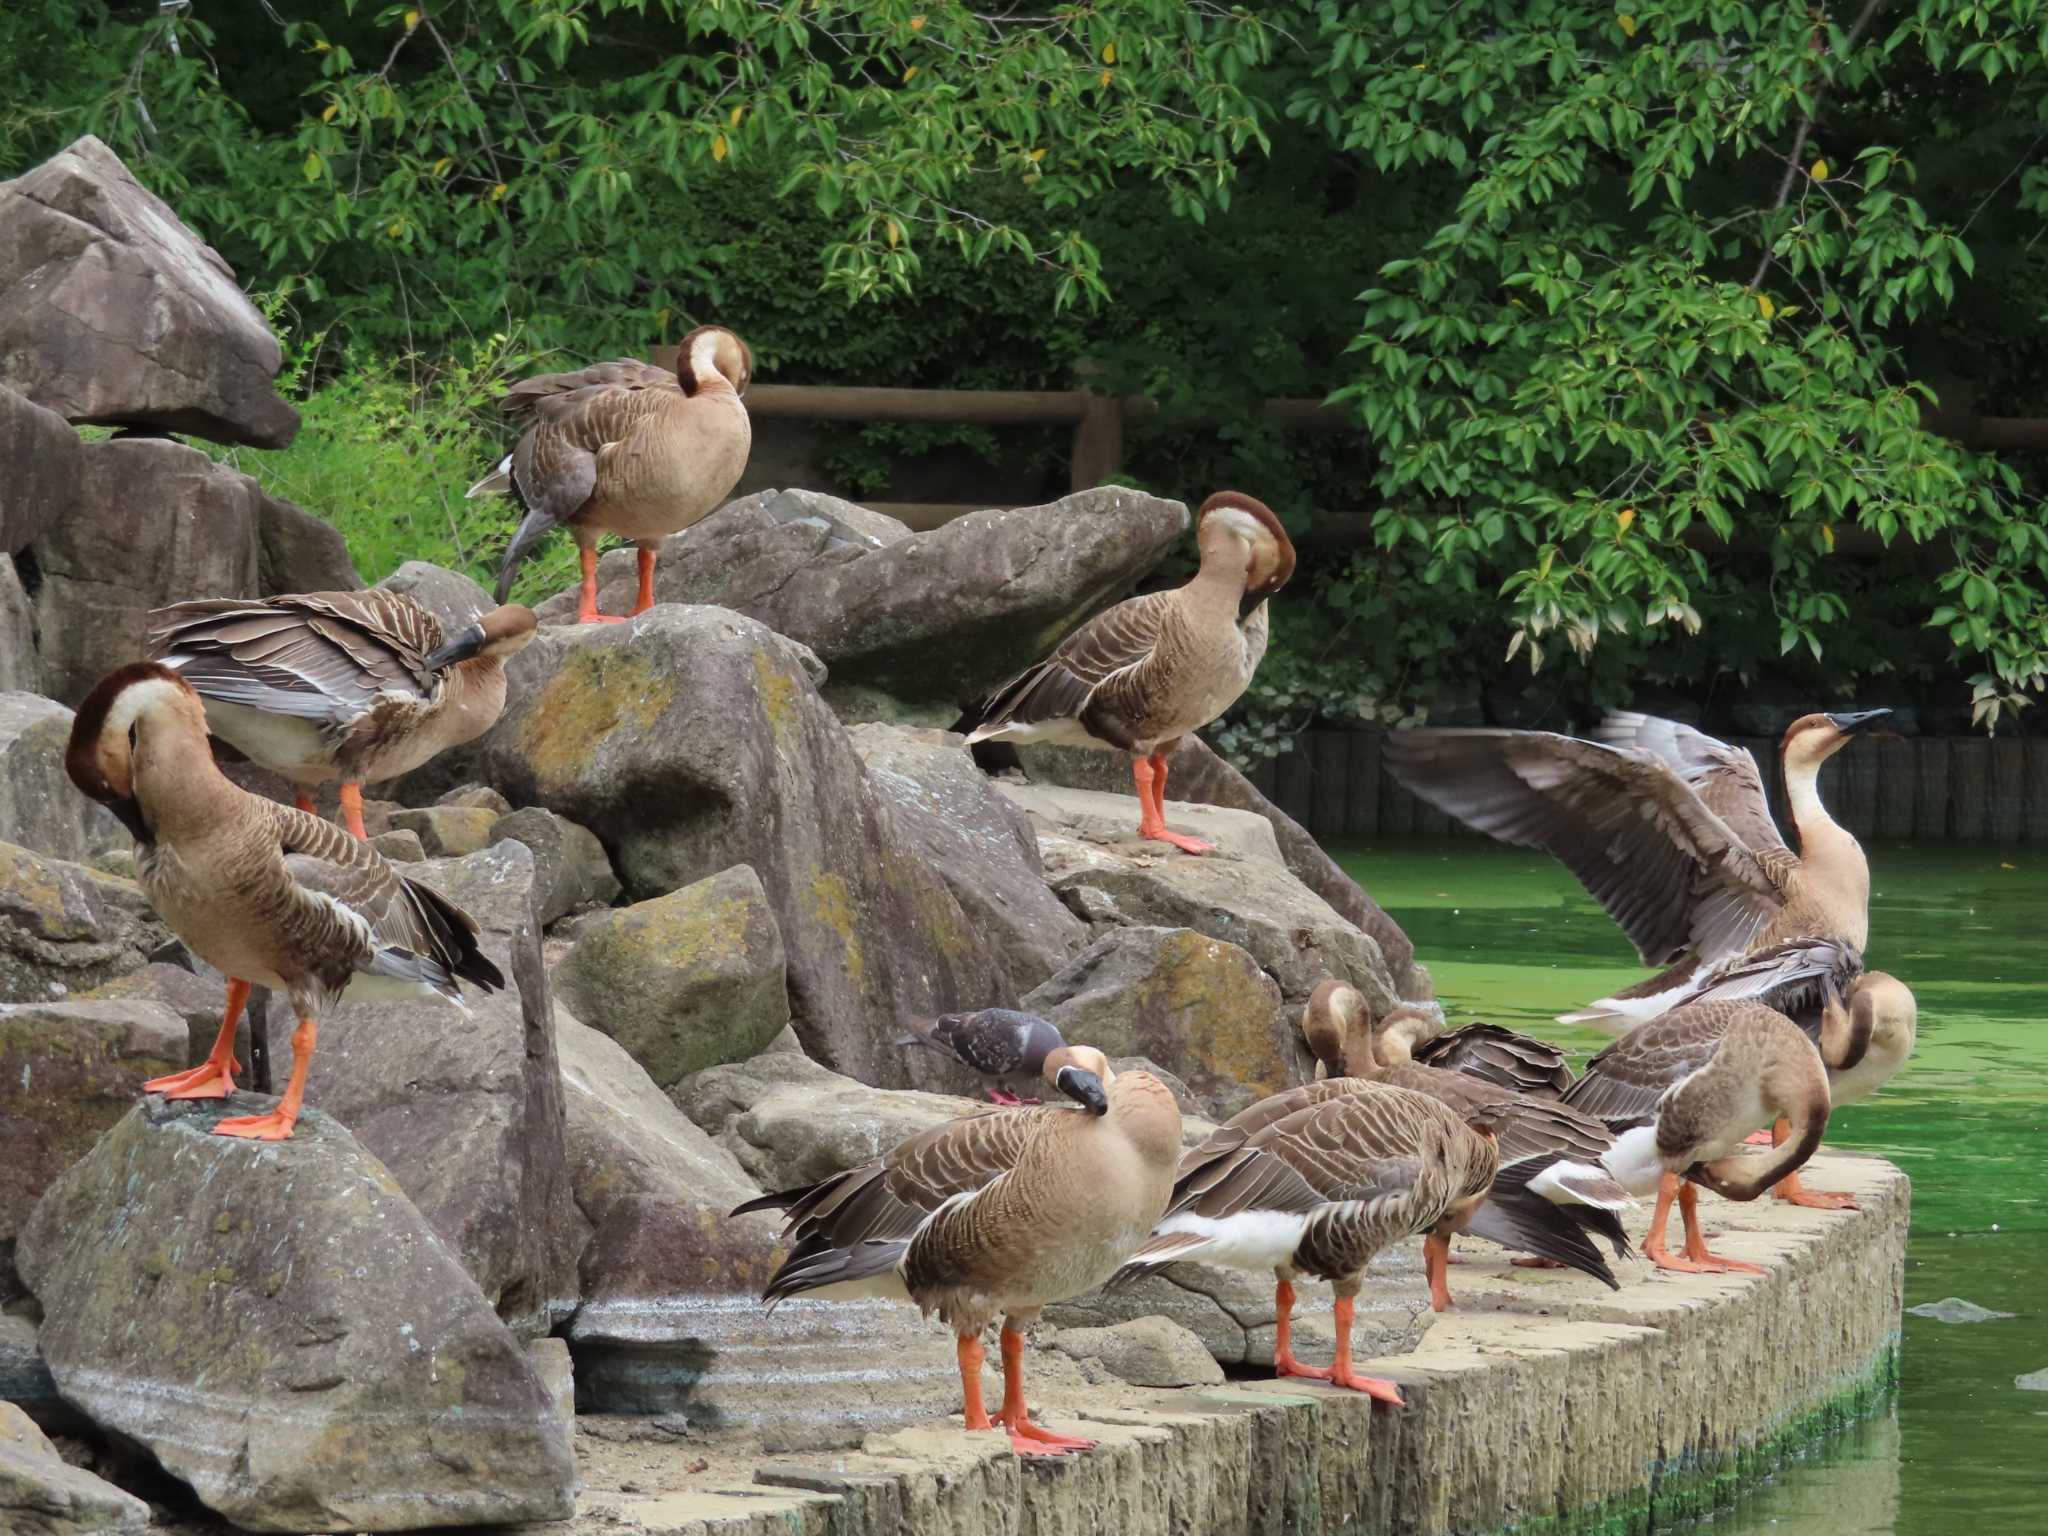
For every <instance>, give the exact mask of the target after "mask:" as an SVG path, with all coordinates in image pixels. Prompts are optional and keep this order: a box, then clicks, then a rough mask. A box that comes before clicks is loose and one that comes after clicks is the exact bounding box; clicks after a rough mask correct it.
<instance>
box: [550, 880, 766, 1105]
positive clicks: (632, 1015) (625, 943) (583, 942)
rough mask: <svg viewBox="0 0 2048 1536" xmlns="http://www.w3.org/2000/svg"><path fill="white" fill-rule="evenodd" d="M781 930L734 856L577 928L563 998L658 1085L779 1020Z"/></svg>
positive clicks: (756, 1045)
mask: <svg viewBox="0 0 2048 1536" xmlns="http://www.w3.org/2000/svg"><path fill="white" fill-rule="evenodd" d="M785 975H786V972H785V965H784V959H783V952H782V935H781V934H780V933H779V932H778V931H777V930H776V927H775V912H774V910H773V909H772V908H771V907H770V906H769V905H768V893H767V892H766V891H765V890H763V889H762V888H761V879H760V876H758V875H756V874H755V873H754V872H753V870H751V869H749V868H748V867H747V866H746V865H744V864H739V865H735V866H734V867H733V868H731V869H727V870H721V871H720V872H719V873H718V874H715V875H711V876H708V877H707V878H705V879H702V880H699V881H697V882H696V883H695V884H692V885H686V886H684V887H683V888H682V889H681V890H679V891H671V892H669V894H668V895H666V896H657V897H655V898H654V899H653V900H652V901H643V902H640V903H638V904H637V905H635V906H630V907H625V908H622V909H620V910H618V911H615V912H604V913H599V914H597V915H596V916H594V917H593V918H592V919H591V920H590V921H589V922H587V923H584V924H581V925H579V926H578V928H577V930H576V941H575V945H574V947H573V948H571V949H570V951H569V953H568V954H567V955H565V956H564V957H563V959H562V963H561V965H560V966H558V967H557V968H556V971H555V977H554V980H555V985H556V987H557V988H558V989H559V990H560V992H561V995H562V1000H563V1002H564V1003H565V1004H567V1006H568V1007H569V1008H570V1010H571V1011H572V1012H574V1013H575V1014H576V1015H577V1016H578V1017H580V1018H585V1019H589V1020H591V1021H593V1022H594V1023H595V1025H596V1027H597V1028H599V1029H601V1030H603V1031H604V1033H605V1034H607V1035H610V1036H611V1037H612V1038H613V1039H614V1040H616V1041H618V1042H619V1044H620V1045H622V1046H624V1047H625V1049H626V1052H627V1054H629V1055H630V1056H631V1057H632V1058H633V1059H634V1060H635V1061H637V1062H639V1063H640V1065H641V1066H643V1067H645V1068H646V1069H647V1071H648V1073H649V1075H650V1076H652V1078H653V1079H654V1081H655V1083H656V1084H658V1085H659V1086H661V1087H664V1088H666V1087H668V1086H670V1085H671V1084H673V1083H676V1082H678V1081H680V1080H681V1079H682V1078H684V1077H687V1076H688V1075H689V1074H690V1073H692V1072H698V1071H702V1070H703V1069H704V1068H706V1067H715V1066H718V1065H719V1064H720V1063H722V1062H728V1061H743V1060H745V1059H746V1058H747V1057H749V1056H752V1055H754V1054H756V1053H757V1052H759V1051H762V1050H764V1049H766V1048H767V1045H768V1042H769V1041H771V1040H773V1039H774V1038H775V1037H776V1036H777V1035H778V1034H780V1033H781V1032H782V1029H783V1027H784V1026H785V1025H786V1024H788V1023H789V990H788V986H787V983H786V980H785Z"/></svg>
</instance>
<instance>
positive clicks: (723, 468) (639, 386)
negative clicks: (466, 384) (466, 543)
mask: <svg viewBox="0 0 2048 1536" xmlns="http://www.w3.org/2000/svg"><path fill="white" fill-rule="evenodd" d="M753 375H754V354H753V353H752V352H751V351H749V350H748V348H747V344H746V343H745V342H744V341H741V340H740V339H739V337H737V336H735V335H734V334H733V333H732V332H731V331H728V330H727V329H725V327H723V326H719V325H703V326H699V327H698V328H697V329H696V330H694V331H692V332H690V334H689V335H687V336H685V337H684V338H683V340H682V344H681V345H680V346H679V347H678V348H677V349H676V371H675V372H673V373H671V372H669V370H668V369H666V368H657V367H655V366H654V365H653V364H651V363H636V362H633V361H632V360H630V359H627V358H621V359H619V360H618V361H616V362H610V363H598V364H596V365H595V366H593V367H589V368H583V369H579V370H577V371H576V372H574V373H550V374H543V375H542V376H541V377H539V378H533V379H527V380H525V381H524V382H522V383H519V384H515V385H513V386H512V388H511V390H510V391H509V392H507V394H506V395H505V398H504V400H503V401H502V402H500V408H501V409H502V410H503V411H504V412H505V414H506V415H507V416H510V417H512V418H513V419H514V420H515V421H519V422H524V423H530V424H529V425H527V427H526V430H525V432H524V434H523V435H522V436H521V437H520V439H519V441H518V443H517V444H516V445H515V446H514V447H513V449H512V451H511V453H509V454H507V455H506V456H505V458H504V460H503V461H502V462H501V463H500V464H499V465H498V467H497V468H496V469H495V470H493V471H492V472H491V473H490V474H488V475H486V476H484V478H483V479H481V480H479V481H477V483H476V484H475V485H473V486H471V487H470V488H469V494H470V495H471V496H483V495H487V494H490V493H492V492H500V491H510V492H511V493H512V494H513V495H514V496H516V497H518V499H519V505H520V506H521V507H522V508H523V509H524V510H525V513H526V515H525V517H524V518H522V519H521V520H520V523H519V528H518V531H517V532H515V533H514V534H513V535H512V542H511V544H510V545H508V546H507V547H506V550H505V558H504V561H503V563H502V564H500V566H499V567H498V601H499V602H501V603H502V602H503V601H505V598H506V596H507V594H508V593H510V592H511V590H512V576H513V573H514V572H515V571H516V570H517V569H518V568H519V562H520V561H521V560H523V559H524V558H525V557H526V553H527V551H528V550H530V549H532V548H533V546H534V545H536V544H538V543H539V542H540V541H541V540H542V539H543V538H545V537H546V536H547V534H548V533H549V531H550V530H551V529H554V528H558V527H559V528H567V529H568V530H569V532H570V533H571V534H572V535H574V536H575V539H576V543H577V546H578V548H579V550H580V552H581V554H582V557H583V586H582V589H581V593H580V595H579V597H578V599H577V605H576V622H577V623H579V624H598V623H616V622H618V621H619V619H620V615H618V614H603V613H599V612H598V611H597V541H598V539H599V538H600V537H601V536H602V535H604V534H607V533H612V534H617V535H618V536H619V537H620V538H622V539H630V540H631V541H632V542H633V543H635V544H637V545H639V547H640V597H639V601H638V602H636V603H635V604H634V606H633V612H634V613H645V612H646V611H647V610H648V609H649V608H652V607H653V606H654V561H655V557H656V555H657V554H659V552H660V550H661V541H662V539H664V538H665V537H667V536H668V535H669V534H672V533H681V532H682V531H683V530H684V529H685V528H689V527H691V526H693V525H694V524H696V523H699V522H701V521H703V519H704V518H705V517H707V516H708V515H709V514H710V513H712V512H713V511H715V510H716V509H717V508H718V506H719V505H720V504H721V503H722V502H723V501H724V500H725V498H726V497H727V496H728V495H730V494H731V493H732V488H733V487H734V486H735V485H737V484H739V480H740V475H741V474H742V473H743V472H744V471H745V470H746V467H747V453H748V451H749V450H750V449H751V448H752V446H753V428H752V425H751V423H749V421H748V420H747V408H746V406H745V405H744V404H742V403H741V399H740V397H741V396H742V395H744V394H746V392H747V384H748V382H749V381H750V380H751V379H752V378H753Z"/></svg>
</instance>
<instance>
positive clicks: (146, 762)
mask: <svg viewBox="0 0 2048 1536" xmlns="http://www.w3.org/2000/svg"><path fill="white" fill-rule="evenodd" d="M64 767H65V770H66V772H68V773H69V774H70V776H71V782H72V783H74V784H76V785H77V786H78V787H79V789H81V790H82V791H84V792H85V793H86V794H87V795H90V796H91V797H92V798H93V799H95V800H97V801H99V802H100V803H101V804H102V805H105V806H106V807H107V808H108V809H110V810H111V811H113V813H114V814H115V815H116V816H118V817H120V818H121V820H122V822H123V823H124V824H125V825H126V826H127V828H128V830H129V831H130V832H132V833H134V834H135V842H136V848H135V868H136V878H137V879H138V880H139V881H140V882H141V884H142V889H143V892H144V894H145V895H147V896H148V897H149V900H150V905H152V906H153V907H155V908H156V911H157V915H158V916H159V917H161V918H162V919H163V920H164V922H165V923H166V924H168V925H169V927H170V929H171V931H172V932H173V933H175V934H177V936H178V937H179V938H180V939H183V940H184V941H185V943H186V944H188V945H189V946H190V947H191V949H192V951H193V953H194V954H196V955H198V956H199V957H200V959H202V960H204V961H206V962H207V963H208V964H209V965H212V966H215V967H217V968H218V969H219V970H221V971H223V972H225V973H226V974H227V976H228V978H229V980H228V1002H227V1012H226V1014H225V1016H224V1017H223V1018H222V1020H221V1029H220V1035H219V1037H218V1038H217V1039H216V1040H215V1041H214V1042H213V1049H212V1051H211V1052H209V1053H208V1055H207V1058H206V1060H205V1061H204V1062H202V1063H201V1064H200V1065H199V1066H197V1067H194V1068H193V1069H192V1070H191V1071H189V1072H175V1073H172V1074H171V1075H170V1076H168V1077H160V1078H156V1079H154V1080H152V1081H150V1082H148V1083H145V1084H143V1088H144V1090H145V1091H146V1092H149V1093H161V1094H163V1095H164V1096H165V1097H167V1098H174V1099H224V1098H226V1097H227V1096H228V1095H229V1094H230V1093H232V1092H234V1088H235V1070H236V1068H235V1024H236V1021H237V1020H238V1018H239V1017H240V1015H241V1012H242V1006H243V1004H244V1003H245V1002H247V1000H248V997H249V989H250V987H251V986H252V985H255V986H264V987H270V988H273V989H274V990H276V991H279V992H283V993H285V994H286V995H288V996H289V997H290V998H291V1000H292V1007H293V1009H294V1010H295V1011H296V1012H297V1014H298V1017H299V1027H298V1029H297V1030H296V1031H295V1032H294V1033H293V1035H292V1075H291V1081H290V1083H289V1084H288V1085H287V1087H286V1088H285V1091H284V1097H283V1098H282V1099H281V1100H279V1101H278V1105H277V1108H276V1109H274V1110H272V1111H271V1112H270V1113H268V1114H262V1115H243V1116H238V1117H236V1118H233V1119H228V1120H222V1121H221V1122H220V1123H219V1124H217V1125H216V1126H214V1128H213V1133H214V1134H215V1135H216V1136H244V1137H252V1138H255V1139H257V1140H261V1141H283V1140H285V1139H286V1138H287V1137H289V1136H290V1135H291V1134H292V1127H293V1126H294V1125H295V1124H296V1123H297V1122H298V1118H299V1108H300V1105H301V1103H302V1102H303V1101H304V1099H305V1094H306V1069H307V1067H308V1066H310V1065H311V1064H312V1060H313V1047H314V1043H315V1041H316V1039H317V1037H318V1033H319V1031H318V1025H317V1023H316V1021H317V1019H318V1018H319V1016H320V1014H321V1012H322V1011H323V1010H324V1009H326V1008H327V1007H328V1006H329V1005H330V1004H332V1003H334V1002H336V1001H338V1000H339V999H340V998H341V997H342V996H343V995H344V994H347V995H348V996H350V997H358V996H372V997H375V996H383V997H434V996H440V997H446V998H449V999H451V1000H453V1001H454V1002H455V1003H456V1004H457V1006H460V1004H461V1000H462V994H461V989H460V987H459V986H458V981H469V982H474V983H475V984H476V985H477V986H480V987H482V988H483V989H484V990H486V991H492V990H495V989H496V988H498V987H501V986H503V985H504V984H505V978H504V976H503V975H501V974H500V973H499V971H498V968H497V967H496V966H495V965H493V964H492V963H491V962H490V961H489V960H488V959H486V958H485V957H484V956H483V955H482V954H481V953H479V951H478V949H477V943H476V924H475V923H473V922H471V921H470V919H469V917H468V915H467V914H466V913H464V912H463V911H461V910H460V909H459V908H457V907H456V906H454V905H453V904H451V903H450V902H449V901H447V900H446V899H445V898H444V897H442V896H440V895H437V894H436V893H435V892H434V891H432V890H430V889H429V888H428V887H426V886H424V885H420V884H418V883H417V882H415V881H411V880H407V879H405V878H404V877H403V876H401V875H400V874H399V873H398V872H397V871H396V870H394V869H393V868H392V867H391V866H390V865H389V864H387V863H385V862H384V860H383V859H382V858H380V857H379V856H378V855H377V854H376V853H375V852H373V851H372V850H371V849H370V848H369V847H368V846H367V845H366V844H364V843H362V842H360V841H359V840H357V839H355V838H353V837H350V836H349V835H348V834H347V833H346V832H343V831H342V830H341V829H340V828H338V827H335V826H332V825H330V824H329V823H327V822H324V821H322V820H320V819H319V818H318V817H317V816H308V815H307V814H306V813H305V812H303V811H296V810H291V809H289V808H287V807H285V806H282V805H277V804H275V803H273V802H271V801H269V800H265V799H262V798H261V797H260V796H257V795H252V794H249V793H248V792H247V791H245V790H242V789H238V788H236V787H235V786H234V785H233V784H230V783H229V782H228V781H227V779H226V778H225V777H223V776H222V774H221V771H220V770H219V769H218V768H217V767H215V766H214V762H213V751H212V747H211V745H210V744H209V743H208V741H207V739H206V711H205V707H204V706H203V704H202V703H201V701H200V698H199V695H198V694H197V693H195V692H193V690H192V688H191V686H190V685H189V684H188V683H186V682H185V681H184V680H183V679H182V678H180V677H179V676H178V674H177V673H176V672H174V671H172V670H171V669H170V668H169V667H165V666H160V665H158V664H156V663H153V662H138V663H136V664H135V665H133V666H128V667H123V668H121V669H120V670H119V671H116V672H111V673H109V674H108V675H107V676H106V677H104V678H102V679H101V680H100V682H99V685H98V686H97V687H95V688H94V689H93V691H92V692H91V693H90V694H88V695H87V696H86V699H85V702H84V703H83V704H81V705H79V707H78V715H77V718H76V719H75V720H73V722H72V726H71V742H70V746H69V747H68V749H67V750H66V752H65V757H64Z"/></svg>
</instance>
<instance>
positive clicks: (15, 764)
mask: <svg viewBox="0 0 2048 1536" xmlns="http://www.w3.org/2000/svg"><path fill="white" fill-rule="evenodd" d="M70 740H71V711H70V710H68V709H66V708H65V707H64V706H63V705H62V704H59V703H56V702H55V701H53V700H50V699H44V698H38V697H37V696H36V695H35V694H32V693H0V841H6V842H10V843H16V844H19V845H20V846H21V847H23V848H32V849H34V850H35V851H36V852H37V853H41V854H47V855H49V856H50V857H51V858H55V859H70V860H73V861H74V862H78V863H83V862H85V861H86V860H88V859H90V858H91V857H92V856H93V855H94V854H95V853H97V852H99V851H100V850H101V849H103V848H112V847H126V846H127V844H128V830H127V828H125V827H123V826H122V825H121V823H120V822H118V821H116V820H115V819H114V817H113V815H112V813H111V812H109V811H108V810H107V809H106V807H105V806H102V805H99V804H97V803H95V802H94V801H91V800H88V799H86V797H85V796H84V795H81V794H80V793H79V792H78V788H77V786H76V785H74V784H73V783H72V782H71V780H70V778H69V777H68V776H67V775H66V774H65V772H64V749H65V747H66V745H67V744H68V743H69V742H70Z"/></svg>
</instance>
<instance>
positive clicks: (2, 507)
mask: <svg viewBox="0 0 2048 1536" xmlns="http://www.w3.org/2000/svg"><path fill="white" fill-rule="evenodd" d="M81 454H82V446H81V444H80V443H79V440H78V434H77V433H76V432H74V431H72V430H71V427H70V425H69V424H68V423H67V422H66V421H65V420H64V418H63V417H62V416H59V415H58V414H57V413H56V412H55V411H46V410H44V409H43V408H42V407H41V406H39V405H37V404H35V403H34V402H33V401H30V400H27V399H24V398H23V397H22V396H20V395H18V394H16V393H15V392H14V391H13V390H11V389H9V388H7V387H6V385H5V384H4V383H0V464H5V465H6V466H7V473H6V474H5V475H4V476H0V555H9V556H12V555H18V554H20V553H21V551H22V550H24V549H26V548H27V547H28V546H29V545H30V544H32V543H34V542H35V540H36V538H37V536H38V535H40V534H41V533H42V531H43V530H44V529H45V528H47V527H49V526H50V525H51V524H52V523H60V522H63V521H64V520H65V519H66V518H68V517H70V516H71V514H72V511H73V509H74V508H76V507H77V505H78V466H79V459H80V457H81Z"/></svg>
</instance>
